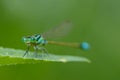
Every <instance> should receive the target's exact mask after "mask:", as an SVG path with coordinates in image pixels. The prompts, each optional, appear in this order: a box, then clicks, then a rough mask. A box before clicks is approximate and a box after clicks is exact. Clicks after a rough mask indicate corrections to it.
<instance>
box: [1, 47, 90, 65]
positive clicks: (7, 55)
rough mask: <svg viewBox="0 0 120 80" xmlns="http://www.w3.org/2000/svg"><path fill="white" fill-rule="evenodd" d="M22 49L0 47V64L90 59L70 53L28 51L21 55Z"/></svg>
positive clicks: (82, 60)
mask: <svg viewBox="0 0 120 80" xmlns="http://www.w3.org/2000/svg"><path fill="white" fill-rule="evenodd" d="M24 52H25V51H24V50H16V49H11V48H2V47H0V65H16V64H35V63H40V62H41V61H50V62H88V63H90V60H89V59H87V58H85V57H78V56H70V55H54V54H49V55H45V54H43V53H41V54H38V55H37V57H35V55H34V54H33V52H30V53H29V55H27V56H25V57H23V54H24Z"/></svg>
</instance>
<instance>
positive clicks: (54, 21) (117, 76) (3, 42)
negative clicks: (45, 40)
mask: <svg viewBox="0 0 120 80" xmlns="http://www.w3.org/2000/svg"><path fill="white" fill-rule="evenodd" d="M65 20H71V21H72V22H73V24H74V26H73V29H72V31H71V33H70V34H69V35H68V36H67V37H64V38H62V39H59V40H57V41H66V42H69V41H70V42H74V41H77V42H78V41H79V42H81V41H88V42H89V43H90V44H91V50H90V51H88V52H84V51H81V50H78V49H72V48H67V47H60V46H52V45H48V46H46V47H47V49H48V50H49V52H51V53H54V54H62V55H68V54H69V55H77V56H85V57H87V58H89V59H90V60H91V61H92V63H91V64H88V63H80V62H76V63H56V62H41V63H39V64H21V65H13V66H2V67H0V80H8V79H9V80H120V48H119V46H120V36H119V35H120V1H119V0H0V37H1V38H0V46H3V47H9V48H15V49H25V48H26V46H25V44H24V43H23V42H22V41H21V37H23V36H26V35H33V34H36V33H42V32H44V31H47V30H49V29H50V28H52V27H55V26H56V25H58V24H60V23H61V22H63V21H65ZM51 40H52V39H51ZM53 40H54V39H53Z"/></svg>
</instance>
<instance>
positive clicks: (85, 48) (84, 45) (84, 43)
mask: <svg viewBox="0 0 120 80" xmlns="http://www.w3.org/2000/svg"><path fill="white" fill-rule="evenodd" d="M80 48H82V49H83V50H89V49H90V45H89V43H87V42H82V43H81V44H80Z"/></svg>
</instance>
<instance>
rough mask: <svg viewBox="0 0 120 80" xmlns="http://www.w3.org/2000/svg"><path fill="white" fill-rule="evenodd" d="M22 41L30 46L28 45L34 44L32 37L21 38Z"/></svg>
mask: <svg viewBox="0 0 120 80" xmlns="http://www.w3.org/2000/svg"><path fill="white" fill-rule="evenodd" d="M22 41H23V42H24V43H26V44H30V43H34V42H35V38H34V37H23V38H22Z"/></svg>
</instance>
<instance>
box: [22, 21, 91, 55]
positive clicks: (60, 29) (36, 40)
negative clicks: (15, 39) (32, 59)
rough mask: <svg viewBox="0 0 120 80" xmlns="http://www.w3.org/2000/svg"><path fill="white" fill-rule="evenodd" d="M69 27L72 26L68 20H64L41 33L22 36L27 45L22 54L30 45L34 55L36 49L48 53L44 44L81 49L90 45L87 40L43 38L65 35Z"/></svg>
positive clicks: (85, 48)
mask: <svg viewBox="0 0 120 80" xmlns="http://www.w3.org/2000/svg"><path fill="white" fill-rule="evenodd" d="M71 27H72V23H71V22H70V21H65V22H63V23H62V24H61V25H59V26H57V27H55V28H53V29H51V30H49V31H47V32H45V33H43V34H35V35H32V36H26V37H23V42H24V43H25V44H26V45H27V50H26V52H25V54H24V55H23V56H25V55H26V54H28V51H29V48H30V46H33V47H34V49H35V54H36V56H37V52H38V50H41V51H42V52H43V53H48V52H47V50H46V49H45V48H44V46H45V45H46V44H54V45H61V46H68V47H74V48H80V49H82V50H88V49H89V48H90V46H89V44H88V43H87V42H81V43H66V42H57V41H48V40H46V39H45V38H56V37H62V36H65V35H66V34H67V33H69V31H70V30H71Z"/></svg>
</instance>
